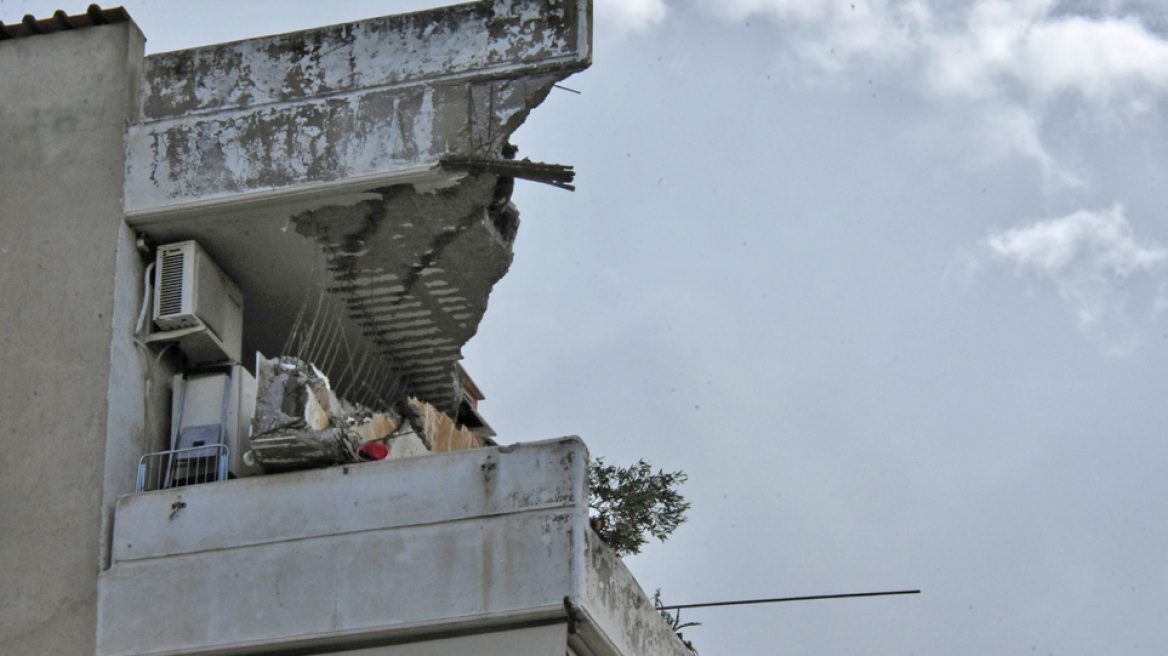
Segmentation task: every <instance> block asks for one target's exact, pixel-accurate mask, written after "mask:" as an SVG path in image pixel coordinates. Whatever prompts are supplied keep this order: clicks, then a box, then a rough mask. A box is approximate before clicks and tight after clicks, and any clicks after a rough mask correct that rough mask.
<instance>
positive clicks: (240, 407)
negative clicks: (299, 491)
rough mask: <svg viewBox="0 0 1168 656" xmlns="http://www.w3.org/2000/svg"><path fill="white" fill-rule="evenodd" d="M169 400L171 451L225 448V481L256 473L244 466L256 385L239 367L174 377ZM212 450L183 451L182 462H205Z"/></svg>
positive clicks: (247, 458)
mask: <svg viewBox="0 0 1168 656" xmlns="http://www.w3.org/2000/svg"><path fill="white" fill-rule="evenodd" d="M172 389H173V392H172V396H171V410H170V412H171V414H170V417H171V428H170V431H171V433H170V434H171V441H172V443H171V448H172V449H195V448H196V447H204V446H212V445H216V444H226V445H227V448H228V456H227V458H228V461H227V471H228V475H229V476H230V477H233V478H236V477H244V476H252V475H254V474H258V473H260V472H261V470H260V468H259V467H258V466H257V465H255V464H254V462H253V463H252V464H248V462H247V461H248V460H250V457H249V456H248V455H247V454H248V452H249V451H251V417H252V415H253V414H255V401H256V380H255V377H254V376H252V375H251V374H250V373H248V372H247V369H244V368H243V367H241V366H239V365H235V366H232V367H224V368H222V369H221V370H216V371H213V372H207V373H194V374H178V375H177V376H175V377H174V386H173V388H172ZM213 453H214V451H213V450H211V449H208V450H206V451H188V452H186V453H185V454H183V455H180V456H179V457H180V459H183V458H191V459H193V458H206V457H207V456H209V455H211V454H213Z"/></svg>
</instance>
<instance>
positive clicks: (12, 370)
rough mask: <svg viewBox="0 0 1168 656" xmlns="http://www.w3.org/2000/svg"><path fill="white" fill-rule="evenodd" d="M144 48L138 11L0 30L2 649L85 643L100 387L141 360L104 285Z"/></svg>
mask: <svg viewBox="0 0 1168 656" xmlns="http://www.w3.org/2000/svg"><path fill="white" fill-rule="evenodd" d="M142 48H143V38H142V35H141V33H140V32H139V31H138V29H137V28H136V27H135V26H134V25H133V24H132V23H121V24H116V25H105V26H100V27H91V28H87V29H83V30H75V31H64V32H59V33H56V34H48V35H43V36H35V37H29V38H24V39H14V40H11V41H0V97H3V101H2V102H0V144H2V146H0V150H2V153H3V157H0V199H3V200H2V201H0V354H3V363H4V369H5V372H6V375H5V376H3V377H0V418H2V421H0V499H3V503H0V555H2V560H0V600H2V603H0V608H2V610H0V653H4V654H92V653H93V650H94V635H95V631H94V628H95V618H96V606H97V604H96V601H97V574H98V570H99V566H100V562H101V556H100V540H101V519H102V511H101V506H102V488H103V472H104V469H105V460H106V440H107V425H108V422H109V420H110V419H111V417H112V418H113V423H114V424H117V423H119V422H120V421H121V420H122V419H120V418H119V417H121V418H123V419H124V415H117V416H115V415H114V413H110V412H108V411H107V403H109V398H108V397H107V390H108V389H109V386H110V384H111V382H112V381H113V380H114V377H115V372H119V373H120V372H124V371H125V370H126V369H125V367H126V366H128V368H130V369H134V368H135V367H136V365H135V363H134V362H133V361H130V362H129V363H128V364H127V363H126V362H125V358H127V357H129V356H127V354H126V353H125V352H124V351H122V350H121V349H117V348H113V347H111V342H112V341H113V335H114V333H115V332H117V331H123V330H129V331H132V329H133V328H132V322H131V325H130V326H126V325H121V324H119V325H116V326H115V325H114V322H115V317H114V315H115V292H114V287H115V274H116V272H117V271H118V270H119V267H118V265H117V262H116V260H117V254H118V251H119V229H120V227H121V225H122V200H121V191H122V177H123V175H122V172H123V170H124V152H125V150H124V146H123V138H124V134H125V126H126V124H127V122H128V121H129V120H130V119H131V118H132V117H133V115H134V113H135V106H136V104H137V100H136V97H135V92H136V90H137V88H138V85H137V84H136V82H134V83H131V80H136V75H137V72H138V70H139V69H140V65H141V60H142ZM130 268H133V267H132V265H131V266H130ZM134 285H135V282H134V281H130V282H129V287H130V288H131V289H132V288H133V287H134ZM112 360H121V364H119V363H118V362H113V361H112ZM139 398H140V397H139ZM136 408H137V410H138V411H139V417H140V411H141V405H137V406H136ZM137 421H138V422H139V425H140V421H141V420H140V418H139V419H137ZM129 432H130V431H127V433H129ZM117 438H118V439H126V440H128V439H131V436H130V435H128V434H127V435H118V436H117ZM129 484H130V485H131V486H132V485H133V479H132V477H131V479H130V481H129ZM131 489H132V487H131Z"/></svg>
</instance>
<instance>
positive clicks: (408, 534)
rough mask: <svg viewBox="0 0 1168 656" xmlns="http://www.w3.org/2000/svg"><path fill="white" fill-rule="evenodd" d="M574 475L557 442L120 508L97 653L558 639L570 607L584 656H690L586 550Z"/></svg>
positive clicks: (250, 482) (273, 479) (576, 467)
mask: <svg viewBox="0 0 1168 656" xmlns="http://www.w3.org/2000/svg"><path fill="white" fill-rule="evenodd" d="M587 466H588V451H587V449H585V447H584V445H583V443H582V442H580V440H579V439H577V438H566V439H562V440H554V441H548V442H539V443H530V444H521V445H515V446H511V447H494V448H485V449H477V450H472V451H460V452H455V453H444V454H435V455H428V456H422V457H418V458H407V459H401V460H393V461H382V462H376V463H363V464H359V465H350V466H347V467H333V468H330V469H324V470H313V471H306V472H297V473H292V474H284V475H281V476H266V477H258V478H251V479H240V480H236V481H228V482H223V483H213V484H207V485H201V486H193V487H187V488H183V489H181V490H170V491H160V492H149V493H144V494H137V495H130V496H126V497H123V498H122V499H120V500H119V503H118V513H117V523H116V525H115V526H116V528H115V530H116V535H115V545H114V565H113V567H112V568H111V569H110V570H109V571H107V572H105V573H104V574H103V575H102V578H101V582H100V586H99V587H100V599H101V601H100V609H99V633H98V635H99V638H98V643H99V645H98V654H101V655H103V656H104V655H113V654H178V653H182V654H204V653H207V654H209V653H219V651H222V650H234V649H238V650H243V651H246V650H255V651H257V652H258V651H263V650H267V651H265V652H264V653H279V651H280V650H282V649H285V650H286V649H293V648H298V647H306V646H310V645H320V644H324V643H325V642H326V641H327V642H328V644H330V645H332V646H334V647H335V648H341V647H343V646H345V645H346V644H353V643H361V644H364V645H369V646H372V645H376V644H389V643H393V642H403V641H411V640H420V639H423V638H438V637H442V636H444V635H450V634H458V633H468V632H472V633H473V632H479V631H486V630H499V629H507V628H509V627H514V626H520V625H525V624H530V623H541V622H551V623H560V622H563V623H568V622H569V613H568V611H567V607H566V606H565V603H564V602H565V600H567V601H568V602H569V603H570V604H571V606H572V607H573V608H575V609H577V610H578V611H579V613H578V614H577V620H578V621H577V622H575V624H574V625H572V628H573V629H574V630H576V631H578V635H577V636H576V637H573V638H571V639H570V642H575V643H577V644H583V645H584V646H585V647H587V650H581V653H590V654H608V655H612V656H657V655H660V656H686V655H688V651H687V650H685V648H684V647H683V646H681V643H680V642H679V641H677V640H676V638H673V637H672V632H671V631H669V630H668V627H666V626H665V624H664V622H663V621H662V620H661V619H660V617H659V616H658V615H657V613H656V611H655V610H653V607H652V603H651V602H650V601H649V599H648V598H647V597H646V596H645V594H644V593H643V592H642V591H641V589H640V588H639V587H638V586H637V585H636V582H635V581H633V580H632V577H631V576H630V575H629V574H628V571H627V570H626V569H624V566H623V565H622V564H621V563H620V560H619V559H618V558H617V557H616V556H615V555H614V554H613V553H612V551H611V550H610V549H608V547H607V546H605V545H604V544H602V543H600V542H599V540H598V539H595V538H594V537H591V538H590V537H589V536H590V534H591V530H590V529H589V528H588V506H587V497H586V492H585V486H586V484H587V483H586V481H587ZM180 500H181V502H182V503H183V504H185V505H183V506H181V507H179V506H178V505H176V503H177V502H179V501H180ZM175 508H179V510H178V512H175ZM598 604H609V605H611V608H600V607H598V606H597V605H598ZM561 646H562V647H566V645H563V644H562V643H561ZM217 650H218V651H217ZM564 651H565V649H563V648H561V649H560V650H559V651H557V652H548V653H549V654H550V653H564ZM232 653H235V652H232ZM370 653H382V652H370ZM384 653H387V654H394V653H396V652H394V651H392V650H390V651H387V652H384ZM407 653H412V652H407ZM423 653H424V652H423ZM475 653H480V652H475ZM483 653H488V652H483ZM515 653H529V652H515Z"/></svg>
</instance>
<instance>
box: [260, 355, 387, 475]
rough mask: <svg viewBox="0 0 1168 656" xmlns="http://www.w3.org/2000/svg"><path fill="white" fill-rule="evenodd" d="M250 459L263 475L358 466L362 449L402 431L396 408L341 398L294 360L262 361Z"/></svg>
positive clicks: (323, 379)
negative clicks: (376, 407)
mask: <svg viewBox="0 0 1168 656" xmlns="http://www.w3.org/2000/svg"><path fill="white" fill-rule="evenodd" d="M256 374H257V375H256V386H257V388H256V412H255V416H254V417H252V437H251V446H252V454H253V455H254V457H255V461H256V463H257V464H259V465H260V466H261V467H263V469H264V470H265V471H269V472H272V471H285V470H291V469H304V468H307V467H321V466H326V465H334V464H339V463H349V462H358V460H359V459H358V457H357V450H358V449H359V448H360V446H361V444H363V443H365V442H372V441H384V440H386V439H387V438H388V437H390V436H391V435H392V434H393V433H394V431H395V430H397V429H398V427H399V426H401V423H402V422H401V416H400V415H399V414H398V413H396V412H394V411H393V410H392V409H380V410H378V411H374V410H371V409H370V408H367V407H365V406H362V405H358V404H355V403H350V402H348V401H345V400H344V399H339V398H337V396H336V394H334V393H333V391H332V389H331V387H330V385H329V381H328V378H327V377H326V376H325V375H324V374H323V373H321V372H320V370H319V369H317V368H316V367H315V366H313V365H312V364H311V363H306V362H303V361H301V360H298V359H296V358H292V357H288V356H285V357H281V358H274V359H266V358H263V357H260V358H258V363H257V366H256Z"/></svg>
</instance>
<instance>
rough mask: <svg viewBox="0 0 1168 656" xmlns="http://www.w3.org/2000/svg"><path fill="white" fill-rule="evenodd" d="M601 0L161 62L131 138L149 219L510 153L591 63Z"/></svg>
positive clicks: (142, 211)
mask: <svg viewBox="0 0 1168 656" xmlns="http://www.w3.org/2000/svg"><path fill="white" fill-rule="evenodd" d="M591 15H592V14H591V4H590V0H484V1H483V2H476V3H468V4H463V5H456V6H452V7H442V8H438V9H431V10H427V11H422V12H417V13H414V14H403V15H394V16H385V17H383V18H374V19H369V20H364V21H360V22H357V23H348V24H342V25H333V26H329V27H322V28H318V29H313V30H305V31H302V32H293V33H289V34H281V35H278V36H272V37H266V38H261V39H249V40H247V41H238V42H235V43H226V44H219V45H213V46H207V47H203V48H193V49H190V50H183V51H178V52H173V53H162V54H159V55H153V56H151V57H150V58H149V60H148V62H147V66H146V72H145V76H144V80H143V91H142V98H143V122H142V124H140V125H135V126H133V127H132V128H131V129H130V132H129V140H128V150H129V159H128V166H127V169H126V189H127V194H126V211H127V213H128V214H130V215H131V216H132V217H134V220H148V219H150V218H151V217H152V216H153V217H157V215H159V214H165V213H167V212H172V211H175V210H182V208H183V206H185V205H191V204H196V205H197V204H206V203H213V202H215V201H221V200H226V199H230V198H232V197H236V196H240V195H244V196H246V195H255V194H257V193H261V194H262V193H265V192H282V191H292V190H294V189H295V188H297V187H299V188H301V189H302V188H303V187H304V186H305V185H313V186H318V187H320V186H323V187H328V186H330V185H336V184H339V183H346V182H352V181H354V180H363V181H364V183H365V187H366V188H367V189H368V188H373V187H377V186H381V185H385V184H389V183H390V181H391V180H393V179H394V178H395V176H397V175H400V174H402V173H407V172H410V171H412V170H414V171H416V170H417V169H419V168H428V167H434V166H435V165H436V164H437V163H438V160H439V159H440V158H441V157H442V156H444V155H450V154H461V155H472V154H473V155H480V156H490V155H494V156H497V155H498V154H499V150H500V148H501V146H502V144H503V142H504V141H505V140H506V139H507V137H508V136H509V135H510V134H511V132H513V131H514V130H515V129H516V128H517V127H519V124H520V123H522V122H523V119H524V118H525V117H526V116H527V112H528V111H530V109H531V107H533V106H534V105H536V104H538V103H539V102H540V101H542V100H543V98H544V96H546V95H547V93H548V92H549V91H551V88H552V85H553V84H554V83H555V82H557V81H559V80H561V79H563V78H564V77H567V76H568V75H570V74H572V73H574V72H576V71H579V70H582V69H584V68H586V67H587V66H588V64H589V63H590V62H591V57H592V53H591V24H590V23H591Z"/></svg>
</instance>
